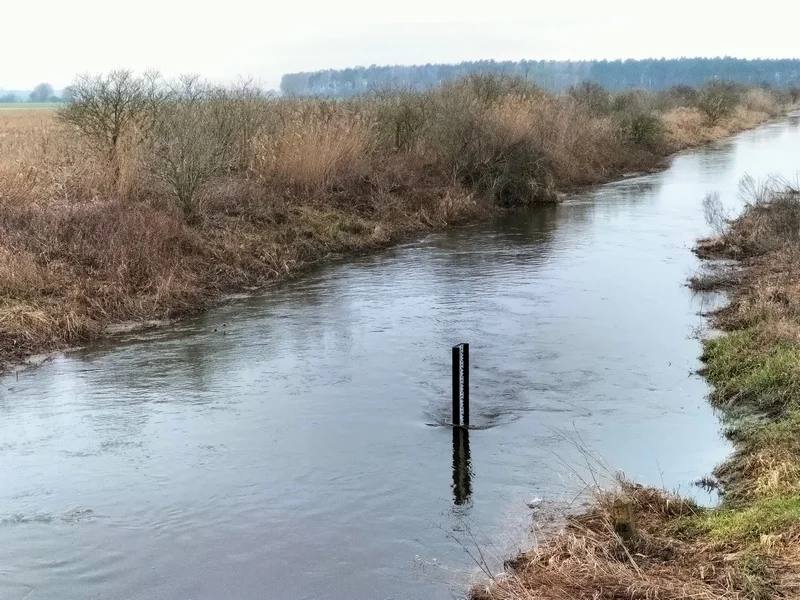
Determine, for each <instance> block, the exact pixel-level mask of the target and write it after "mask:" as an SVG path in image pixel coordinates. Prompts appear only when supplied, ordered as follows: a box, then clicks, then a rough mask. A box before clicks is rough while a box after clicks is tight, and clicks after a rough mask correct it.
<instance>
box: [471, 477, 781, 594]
mask: <svg viewBox="0 0 800 600" xmlns="http://www.w3.org/2000/svg"><path fill="white" fill-rule="evenodd" d="M618 502H623V503H626V504H628V505H630V507H631V509H632V512H633V514H634V517H635V522H636V529H635V535H634V536H633V537H632V538H631V539H627V540H623V539H622V538H620V537H619V536H618V535H617V534H616V533H615V529H614V518H615V517H614V510H613V506H614V504H615V503H618ZM712 514H714V513H713V511H708V510H706V509H701V508H699V507H697V506H696V505H695V504H693V503H692V502H690V501H686V500H684V499H682V498H680V497H677V496H675V495H672V494H669V493H666V492H663V491H660V490H656V489H653V488H648V487H642V486H636V485H634V484H631V483H630V482H626V481H624V480H622V481H620V484H619V487H618V488H617V489H616V490H614V491H612V492H604V493H600V494H599V496H598V498H597V502H596V503H595V507H594V508H593V509H592V510H591V511H589V512H588V513H585V514H582V515H578V516H574V517H571V518H570V519H569V521H568V523H567V525H566V527H565V528H564V530H563V531H561V532H560V533H558V534H556V535H553V536H550V537H548V538H547V539H545V540H544V541H543V542H542V543H541V544H540V545H539V546H537V547H536V548H534V549H532V550H530V551H528V552H526V553H523V554H521V555H520V556H518V557H517V558H516V559H515V560H514V561H513V563H512V566H513V568H512V570H510V571H509V572H508V573H506V574H505V575H504V576H502V577H499V578H497V579H495V580H494V581H491V582H490V583H489V584H488V585H485V586H478V587H476V588H474V589H473V590H472V593H471V597H472V598H474V599H475V600H522V599H524V600H583V599H586V600H589V599H591V600H597V599H601V598H602V599H608V600H612V599H613V600H623V599H624V600H651V599H659V600H678V599H681V600H683V599H686V598H697V599H704V600H706V599H707V600H722V599H725V600H731V599H742V600H744V599H746V598H747V599H750V598H766V597H768V592H769V591H770V590H771V589H772V588H771V585H772V584H771V582H770V578H771V576H772V571H771V569H772V568H773V567H772V566H770V565H769V563H768V560H767V559H766V558H765V555H766V554H767V551H766V550H765V549H764V548H761V547H757V548H752V549H750V550H749V551H748V552H747V553H738V554H737V553H734V554H731V552H730V547H729V546H726V545H725V544H719V543H709V541H708V539H707V537H705V536H704V535H703V534H702V533H701V532H700V531H699V529H698V528H694V529H693V528H692V527H690V526H688V525H687V523H690V522H691V523H694V522H695V521H700V520H702V519H709V518H710V517H709V515H712ZM771 544H772V545H771V551H772V552H774V553H776V554H777V549H778V547H781V548H783V547H785V546H786V545H787V542H786V541H784V540H774V539H773V540H771ZM756 567H758V568H756Z"/></svg>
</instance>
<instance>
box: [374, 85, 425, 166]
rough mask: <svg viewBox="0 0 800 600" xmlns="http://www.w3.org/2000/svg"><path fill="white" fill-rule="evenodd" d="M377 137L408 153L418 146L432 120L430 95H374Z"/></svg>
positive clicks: (392, 91) (405, 92)
mask: <svg viewBox="0 0 800 600" xmlns="http://www.w3.org/2000/svg"><path fill="white" fill-rule="evenodd" d="M375 98H376V102H377V127H378V129H377V130H378V133H379V135H380V136H381V137H382V138H383V140H384V141H383V143H384V144H386V145H387V146H388V147H389V148H392V149H393V150H397V151H405V152H408V151H410V150H413V149H414V148H416V147H417V145H418V144H419V142H420V140H421V138H422V136H423V134H424V131H425V128H426V127H428V126H429V125H430V123H431V121H432V119H433V114H432V112H433V110H434V108H433V106H432V100H431V96H430V94H427V93H424V94H420V93H414V92H411V91H394V90H391V91H384V92H379V93H377V94H376V95H375Z"/></svg>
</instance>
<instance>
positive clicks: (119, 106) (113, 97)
mask: <svg viewBox="0 0 800 600" xmlns="http://www.w3.org/2000/svg"><path fill="white" fill-rule="evenodd" d="M67 89H68V97H69V101H68V102H67V104H66V105H65V106H64V107H62V108H61V109H60V110H59V111H58V116H59V119H60V120H61V121H62V122H63V123H65V124H67V125H70V126H73V127H75V128H76V129H77V130H78V131H80V132H81V133H82V134H83V135H84V136H86V138H87V140H89V141H90V143H91V144H92V145H93V146H94V147H95V148H96V149H97V150H99V151H100V152H102V153H103V154H104V155H105V156H106V157H107V158H108V160H109V162H110V164H111V165H112V166H113V172H114V179H115V181H116V180H118V179H119V173H120V165H119V146H120V141H121V140H122V137H123V136H124V135H125V134H126V133H130V132H132V130H134V129H135V130H137V131H138V138H137V139H138V141H143V140H144V138H145V137H146V135H147V131H148V129H149V127H150V125H151V123H152V117H153V114H154V109H155V108H157V106H158V105H159V104H160V103H161V102H162V101H163V100H164V94H163V89H162V88H161V84H160V76H159V74H158V73H157V72H155V71H149V72H147V73H145V74H144V75H143V76H141V77H137V76H136V75H134V74H133V72H132V71H128V70H118V71H111V72H110V73H108V75H88V74H85V75H79V76H78V77H77V78H76V79H75V81H74V82H73V83H72V84H71V85H70V86H69V87H68V88H67Z"/></svg>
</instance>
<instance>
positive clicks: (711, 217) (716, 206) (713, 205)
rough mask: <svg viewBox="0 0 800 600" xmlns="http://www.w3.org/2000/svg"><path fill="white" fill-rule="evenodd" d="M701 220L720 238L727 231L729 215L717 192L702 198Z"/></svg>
mask: <svg viewBox="0 0 800 600" xmlns="http://www.w3.org/2000/svg"><path fill="white" fill-rule="evenodd" d="M703 218H704V219H705V221H706V225H708V226H709V227H710V228H711V230H712V231H713V232H714V235H718V236H721V235H723V234H724V233H725V231H726V230H727V229H728V223H729V222H730V219H729V215H728V213H727V212H726V210H725V206H724V205H723V204H722V200H721V199H720V196H719V193H718V192H711V193H708V194H706V196H705V197H704V198H703Z"/></svg>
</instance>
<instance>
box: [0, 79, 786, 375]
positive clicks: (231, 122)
mask: <svg viewBox="0 0 800 600" xmlns="http://www.w3.org/2000/svg"><path fill="white" fill-rule="evenodd" d="M78 83H79V84H80V86H83V87H82V88H81V89H79V90H77V92H75V91H74V93H73V103H72V104H71V105H69V106H68V107H67V109H66V110H65V111H63V112H62V113H61V116H62V118H58V116H57V113H56V112H54V111H31V110H27V111H14V110H4V111H2V112H0V362H2V364H3V365H4V366H5V367H7V366H8V365H10V364H13V363H15V362H18V361H20V360H22V359H24V358H25V357H26V356H29V355H30V354H32V353H37V352H43V351H51V350H55V349H58V348H63V347H66V346H69V345H72V344H75V343H81V342H85V341H88V340H91V339H93V338H96V337H98V336H100V335H103V333H104V331H105V330H106V328H107V327H108V326H109V325H111V324H114V323H119V322H127V321H146V320H150V319H158V318H167V317H175V316H179V315H182V314H185V313H187V312H190V311H195V310H200V309H203V308H206V307H208V306H209V305H211V304H213V303H214V302H215V301H217V300H218V299H219V298H220V296H221V294H224V293H226V292H232V291H237V290H242V289H247V288H250V287H253V286H259V285H262V284H264V283H265V282H267V281H269V280H272V279H276V278H280V277H286V276H289V275H291V274H293V273H296V272H297V271H298V270H300V269H302V268H303V267H304V266H307V265H309V264H312V263H315V262H318V261H320V260H324V259H326V258H328V257H331V256H337V255H341V254H347V253H356V252H363V251H368V250H370V249H373V248H378V247H382V246H386V245H388V244H391V243H393V242H394V241H395V240H397V239H398V238H400V237H402V236H406V235H408V234H411V233H414V232H419V231H424V230H429V229H435V228H441V227H446V226H449V225H453V224H457V223H463V222H466V221H469V220H474V219H478V218H483V217H485V216H487V215H489V214H491V212H492V211H494V210H498V209H502V208H506V207H515V206H520V205H524V204H529V203H533V202H547V201H554V200H556V199H557V196H558V194H559V192H563V191H568V190H570V189H574V188H576V187H580V186H585V185H591V184H596V183H601V182H604V181H608V180H610V179H613V178H615V177H618V176H620V175H622V174H624V173H628V172H632V171H641V170H650V169H654V168H658V167H660V166H662V165H663V164H664V158H665V157H666V156H667V155H669V154H670V153H672V152H675V151H677V150H680V149H682V148H686V147H688V146H692V145H696V144H700V143H704V142H708V141H711V140H715V139H719V138H722V137H724V136H727V135H730V134H731V133H734V132H737V131H740V130H743V129H747V128H750V127H754V126H755V125H757V124H758V123H760V122H763V121H764V120H766V119H768V118H770V117H771V116H774V115H776V114H779V113H780V112H781V111H782V110H784V109H785V106H786V104H787V103H788V102H790V101H791V98H789V97H788V96H787V95H784V94H781V93H778V92H775V91H770V90H765V89H760V88H754V89H749V90H747V89H743V88H739V87H735V86H725V85H723V84H715V85H713V86H710V87H709V88H707V89H704V90H700V91H697V90H691V89H688V88H678V89H674V90H670V91H668V92H664V93H660V94H656V95H650V94H646V93H643V92H638V91H633V92H627V93H622V94H617V95H611V94H608V93H606V92H605V91H603V90H602V89H599V88H597V87H595V86H591V85H588V86H583V87H581V88H579V89H576V90H573V91H572V92H571V93H570V94H568V95H562V96H557V95H552V94H549V93H545V92H543V91H541V90H538V89H536V88H535V87H533V86H531V85H529V84H527V83H524V82H521V81H517V80H509V79H498V78H493V77H472V78H468V79H466V80H463V81H459V82H454V83H451V84H448V85H445V86H444V87H442V88H441V89H439V90H436V91H433V92H429V93H424V94H420V93H400V92H391V93H382V94H376V95H373V96H370V97H365V98H360V99H353V100H347V101H327V100H319V99H317V100H305V99H292V98H286V99H272V98H267V97H264V96H262V95H261V94H259V93H257V92H256V91H254V90H253V89H251V88H249V87H248V86H246V85H244V86H238V87H235V88H229V89H219V88H210V87H208V86H205V85H203V84H202V83H200V82H198V81H197V80H196V79H185V80H183V81H182V82H179V83H177V84H173V85H167V84H165V83H163V82H161V81H160V80H157V79H152V78H149V79H148V78H139V79H137V78H135V77H132V76H129V75H125V76H124V77H121V76H120V74H119V73H117V74H114V75H112V76H111V77H106V78H99V79H92V78H88V79H84V80H81V81H79V82H78ZM78 92H84V95H81V93H78ZM93 94H94V95H93ZM125 94H128V95H129V96H130V97H131V98H132V100H131V99H130V98H128V99H127V100H126V97H125ZM120 100H124V102H121V101H120ZM115 102H116V103H117V104H116V105H115V104H114V103H115ZM115 106H116V108H115ZM132 106H133V107H136V111H132V109H131V107H132ZM126 111H128V112H126ZM120 115H121V116H122V117H124V118H121V117H120Z"/></svg>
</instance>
